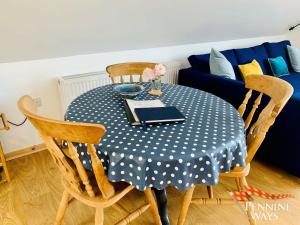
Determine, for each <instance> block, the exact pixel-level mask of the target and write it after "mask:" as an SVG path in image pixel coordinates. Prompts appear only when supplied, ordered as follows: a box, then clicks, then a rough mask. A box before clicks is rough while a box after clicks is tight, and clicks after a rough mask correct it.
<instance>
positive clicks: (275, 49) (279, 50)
mask: <svg viewBox="0 0 300 225" xmlns="http://www.w3.org/2000/svg"><path fill="white" fill-rule="evenodd" d="M288 45H291V42H290V41H281V42H276V43H269V42H266V43H264V46H265V48H266V50H267V52H268V55H269V58H276V57H278V56H282V58H283V59H284V61H285V62H286V63H287V65H288V67H289V70H292V67H291V63H290V59H289V56H288V52H287V46H288Z"/></svg>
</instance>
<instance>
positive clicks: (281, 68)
mask: <svg viewBox="0 0 300 225" xmlns="http://www.w3.org/2000/svg"><path fill="white" fill-rule="evenodd" d="M268 61H269V64H270V67H271V70H272V74H273V75H274V76H275V77H281V76H284V75H289V74H290V72H289V68H288V66H287V64H286V62H285V61H284V59H283V57H282V56H278V57H276V58H269V59H268Z"/></svg>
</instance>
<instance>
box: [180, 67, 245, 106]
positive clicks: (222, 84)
mask: <svg viewBox="0 0 300 225" xmlns="http://www.w3.org/2000/svg"><path fill="white" fill-rule="evenodd" d="M178 83H179V84H180V85H185V86H189V87H193V88H197V89H200V90H203V91H206V92H209V93H212V94H214V95H216V96H218V97H220V98H222V99H224V100H225V101H227V102H229V103H231V104H232V105H233V106H234V107H236V108H237V107H238V106H239V105H240V104H241V103H242V101H243V99H244V98H245V94H246V93H247V89H246V88H245V83H244V82H242V81H239V80H232V79H229V78H226V77H221V76H217V75H213V74H210V73H205V72H201V71H199V70H197V69H194V68H188V69H182V70H180V71H179V77H178Z"/></svg>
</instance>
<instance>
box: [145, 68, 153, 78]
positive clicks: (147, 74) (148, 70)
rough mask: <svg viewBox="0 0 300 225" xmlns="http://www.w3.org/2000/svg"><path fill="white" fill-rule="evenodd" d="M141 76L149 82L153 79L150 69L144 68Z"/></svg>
mask: <svg viewBox="0 0 300 225" xmlns="http://www.w3.org/2000/svg"><path fill="white" fill-rule="evenodd" d="M143 76H144V77H145V80H147V81H150V80H152V79H153V78H154V71H153V70H152V69H150V68H146V69H145V70H144V72H143Z"/></svg>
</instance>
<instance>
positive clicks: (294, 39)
mask: <svg viewBox="0 0 300 225" xmlns="http://www.w3.org/2000/svg"><path fill="white" fill-rule="evenodd" d="M299 19H300V18H299ZM287 38H288V39H289V40H291V43H292V45H294V46H296V47H298V48H300V26H299V27H297V28H295V30H293V31H291V32H289V33H288V34H287Z"/></svg>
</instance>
